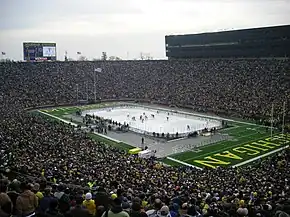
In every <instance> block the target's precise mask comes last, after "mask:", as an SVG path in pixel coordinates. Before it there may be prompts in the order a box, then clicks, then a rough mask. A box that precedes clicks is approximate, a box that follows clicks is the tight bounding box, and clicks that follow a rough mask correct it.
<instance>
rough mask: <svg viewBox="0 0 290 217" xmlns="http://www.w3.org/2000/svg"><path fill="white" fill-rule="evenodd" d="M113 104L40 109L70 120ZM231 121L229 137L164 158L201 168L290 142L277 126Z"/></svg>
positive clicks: (236, 162)
mask: <svg viewBox="0 0 290 217" xmlns="http://www.w3.org/2000/svg"><path fill="white" fill-rule="evenodd" d="M114 105H115V103H102V104H96V105H87V106H79V107H77V106H75V107H59V108H53V109H44V110H41V112H42V113H46V114H48V115H51V116H53V117H56V118H61V119H64V120H67V121H69V119H68V118H66V117H65V115H67V114H72V113H75V112H76V111H77V110H79V109H82V110H89V109H96V108H101V107H108V106H114ZM78 124H81V123H78ZM228 125H229V126H230V127H229V128H226V129H222V130H219V131H218V132H219V133H222V134H228V135H229V136H230V139H229V140H226V141H221V142H217V143H213V144H210V145H206V146H203V147H199V148H196V149H194V150H192V151H187V152H182V153H177V154H174V155H171V156H168V157H167V158H165V159H163V160H162V161H163V162H164V163H166V164H170V165H173V166H180V165H183V164H186V165H188V164H189V165H193V166H196V167H199V168H216V167H217V166H224V167H229V166H241V165H244V164H247V163H251V162H253V161H254V160H257V159H259V158H262V157H266V156H268V155H271V154H273V153H275V152H277V151H280V150H282V149H284V148H287V147H288V146H289V143H290V135H282V134H280V132H277V131H276V130H274V131H273V134H272V137H271V133H270V129H269V128H267V127H265V126H260V125H255V124H253V123H247V122H242V121H229V122H228ZM92 138H93V139H95V140H100V141H103V142H105V143H107V144H109V145H113V146H116V147H119V148H122V149H124V150H129V149H131V148H132V146H130V145H128V144H125V143H118V144H116V143H115V142H113V141H110V140H109V139H108V138H102V137H100V136H97V135H92Z"/></svg>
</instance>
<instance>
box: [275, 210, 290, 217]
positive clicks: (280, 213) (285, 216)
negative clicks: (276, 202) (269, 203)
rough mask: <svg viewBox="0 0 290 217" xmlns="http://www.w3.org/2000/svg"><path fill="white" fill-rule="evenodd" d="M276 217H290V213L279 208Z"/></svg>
mask: <svg viewBox="0 0 290 217" xmlns="http://www.w3.org/2000/svg"><path fill="white" fill-rule="evenodd" d="M275 217H290V215H288V214H287V213H286V212H283V211H281V210H279V211H277V212H276V214H275Z"/></svg>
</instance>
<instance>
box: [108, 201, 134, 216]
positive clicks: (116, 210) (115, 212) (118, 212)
mask: <svg viewBox="0 0 290 217" xmlns="http://www.w3.org/2000/svg"><path fill="white" fill-rule="evenodd" d="M121 204H122V201H121V200H120V199H119V198H116V199H114V201H113V204H112V208H111V209H110V210H108V211H106V212H104V214H103V215H102V217H129V214H128V213H127V212H125V211H123V209H122V206H121Z"/></svg>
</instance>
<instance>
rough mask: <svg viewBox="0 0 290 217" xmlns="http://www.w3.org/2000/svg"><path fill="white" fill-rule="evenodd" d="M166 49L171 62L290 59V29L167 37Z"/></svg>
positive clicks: (268, 28) (247, 30)
mask: <svg viewBox="0 0 290 217" xmlns="http://www.w3.org/2000/svg"><path fill="white" fill-rule="evenodd" d="M165 47H166V56H167V57H168V58H169V59H172V58H173V59H179V58H233V57H235V58H261V57H290V25H285V26H274V27H263V28H253V29H243V30H233V31H224V32H212V33H201V34H190V35H167V36H165Z"/></svg>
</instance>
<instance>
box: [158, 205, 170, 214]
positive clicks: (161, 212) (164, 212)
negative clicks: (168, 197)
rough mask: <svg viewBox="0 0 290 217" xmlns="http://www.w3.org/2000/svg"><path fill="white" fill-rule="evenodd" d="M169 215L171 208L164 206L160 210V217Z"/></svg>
mask: <svg viewBox="0 0 290 217" xmlns="http://www.w3.org/2000/svg"><path fill="white" fill-rule="evenodd" d="M168 214H169V207H168V206H162V207H161V209H160V216H167V215H168Z"/></svg>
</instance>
